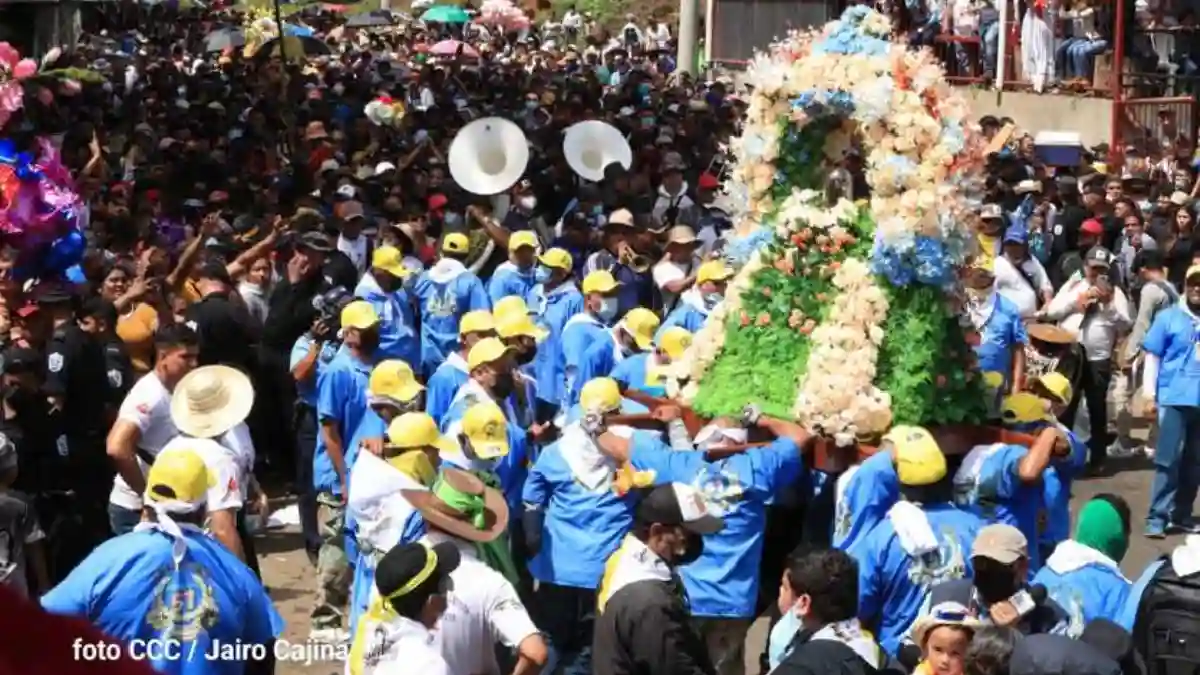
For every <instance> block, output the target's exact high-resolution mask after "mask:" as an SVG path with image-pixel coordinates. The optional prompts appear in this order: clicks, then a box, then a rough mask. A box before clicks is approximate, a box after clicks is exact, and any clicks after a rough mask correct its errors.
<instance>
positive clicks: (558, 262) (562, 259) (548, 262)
mask: <svg viewBox="0 0 1200 675" xmlns="http://www.w3.org/2000/svg"><path fill="white" fill-rule="evenodd" d="M538 260H539V261H540V262H541V263H542V264H543V265H545V266H546V267H552V268H554V269H556V270H571V269H574V268H575V260H574V259H573V258H571V254H570V253H568V252H567V249H565V248H552V249H550V250H549V251H546V252H545V253H543V254H541V255H540V256H538Z"/></svg>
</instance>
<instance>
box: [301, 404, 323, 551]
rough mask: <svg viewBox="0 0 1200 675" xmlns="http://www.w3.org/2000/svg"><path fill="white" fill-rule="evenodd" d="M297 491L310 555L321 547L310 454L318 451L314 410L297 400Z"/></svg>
mask: <svg viewBox="0 0 1200 675" xmlns="http://www.w3.org/2000/svg"><path fill="white" fill-rule="evenodd" d="M295 429H296V494H297V495H298V497H299V499H298V500H297V505H296V506H297V508H298V509H299V511H300V531H301V532H302V533H304V549H305V551H307V552H308V555H309V557H310V558H312V557H314V556H315V555H316V554H317V550H318V549H320V548H321V531H320V528H319V527H318V526H317V491H316V488H314V487H313V453H315V452H316V450H317V411H316V410H314V409H313V408H312V407H311V406H308V405H306V404H304V403H302V402H300V401H297V402H296V423H295Z"/></svg>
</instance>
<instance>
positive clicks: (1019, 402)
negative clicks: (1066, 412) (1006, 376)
mask: <svg viewBox="0 0 1200 675" xmlns="http://www.w3.org/2000/svg"><path fill="white" fill-rule="evenodd" d="M1000 415H1001V418H1002V419H1003V420H1004V423H1005V424H1029V423H1030V422H1050V421H1053V420H1054V416H1053V415H1051V414H1050V411H1049V410H1048V409H1047V404H1046V401H1043V400H1042V399H1041V398H1038V396H1037V395H1036V394H1032V393H1030V392H1027V391H1022V392H1018V393H1016V394H1013V395H1012V396H1009V397H1007V398H1005V399H1004V403H1003V404H1002V406H1001V408H1000Z"/></svg>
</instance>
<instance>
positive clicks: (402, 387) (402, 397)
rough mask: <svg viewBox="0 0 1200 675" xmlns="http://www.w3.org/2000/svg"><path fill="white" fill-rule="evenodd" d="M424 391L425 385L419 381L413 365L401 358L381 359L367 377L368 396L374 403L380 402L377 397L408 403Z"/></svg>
mask: <svg viewBox="0 0 1200 675" xmlns="http://www.w3.org/2000/svg"><path fill="white" fill-rule="evenodd" d="M423 391H425V387H424V386H423V385H422V384H421V383H420V382H417V377H416V375H414V374H413V369H412V367H411V366H409V365H408V363H406V362H404V361H401V360H400V359H387V360H386V361H380V362H379V363H377V364H375V367H374V368H372V369H371V376H370V377H369V378H367V397H368V398H369V399H371V402H373V403H376V402H379V401H377V400H376V399H385V401H392V402H395V403H407V402H409V401H411V400H413V399H414V398H416V397H417V396H418V395H420V393H421V392H423Z"/></svg>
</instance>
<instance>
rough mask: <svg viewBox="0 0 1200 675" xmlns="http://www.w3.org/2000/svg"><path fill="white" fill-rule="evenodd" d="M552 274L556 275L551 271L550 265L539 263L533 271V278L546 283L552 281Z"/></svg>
mask: <svg viewBox="0 0 1200 675" xmlns="http://www.w3.org/2000/svg"><path fill="white" fill-rule="evenodd" d="M552 276H554V273H553V272H551V270H550V268H549V267H546V266H544V265H538V267H537V269H536V270H534V271H533V280H534V282H536V283H539V284H544V283H546V282H548V281H550V278H551V277H552Z"/></svg>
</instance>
